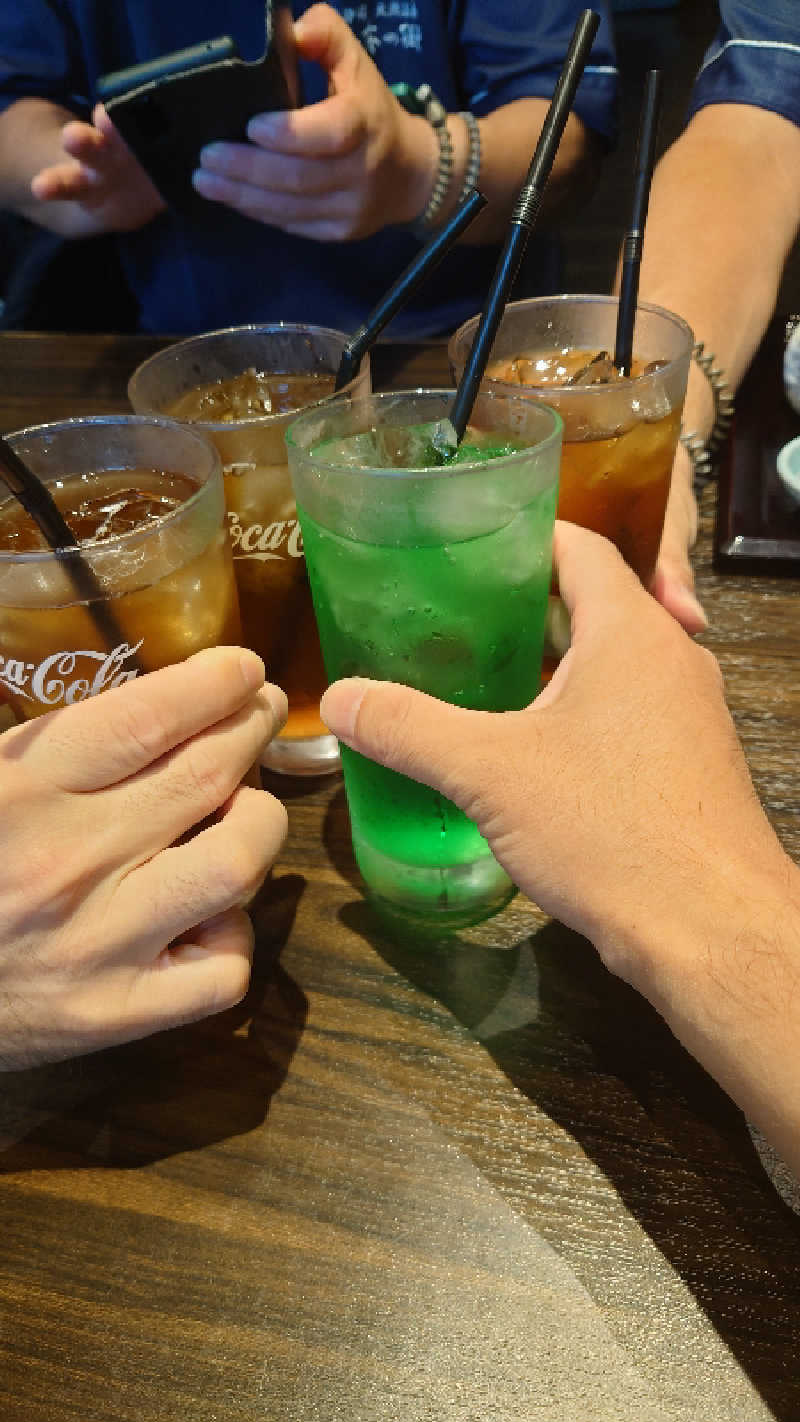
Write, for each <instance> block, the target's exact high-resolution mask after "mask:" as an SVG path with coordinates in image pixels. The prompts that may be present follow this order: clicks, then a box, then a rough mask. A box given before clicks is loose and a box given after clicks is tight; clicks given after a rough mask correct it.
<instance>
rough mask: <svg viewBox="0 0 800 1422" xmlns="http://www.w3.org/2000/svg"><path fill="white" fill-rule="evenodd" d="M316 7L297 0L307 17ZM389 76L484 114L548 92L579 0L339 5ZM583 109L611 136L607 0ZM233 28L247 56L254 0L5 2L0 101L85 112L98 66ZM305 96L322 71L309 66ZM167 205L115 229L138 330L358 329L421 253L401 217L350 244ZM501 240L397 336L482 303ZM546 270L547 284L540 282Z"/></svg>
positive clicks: (258, 21) (446, 325)
mask: <svg viewBox="0 0 800 1422" xmlns="http://www.w3.org/2000/svg"><path fill="white" fill-rule="evenodd" d="M306 8H307V4H305V3H302V0H300V3H295V5H294V13H295V15H299V14H300V13H301V12H302V11H303V10H305V9H306ZM336 8H337V9H338V10H339V12H340V13H341V14H342V15H343V16H344V18H345V19H346V20H347V21H348V23H349V24H350V25H351V27H352V29H353V30H354V32H355V34H356V35H357V36H358V37H359V39H360V40H361V42H362V43H363V44H364V46H365V48H367V49H368V51H369V52H370V53H371V54H372V57H373V59H374V60H375V62H376V64H377V65H378V67H379V68H380V70H381V72H382V74H383V75H384V77H385V78H386V80H387V82H388V83H390V84H391V83H395V82H398V81H405V82H406V83H410V84H412V85H414V86H417V85H419V84H422V83H429V84H430V85H431V86H432V88H433V90H434V92H435V93H436V94H437V95H438V97H439V98H440V99H441V100H442V102H443V103H444V105H445V107H446V108H447V109H449V110H459V109H464V108H469V109H471V110H472V111H473V113H475V114H477V115H478V116H479V117H480V116H483V115H485V114H488V113H490V112H492V111H493V110H494V109H496V108H498V107H500V106H501V105H503V104H506V103H509V102H510V101H511V100H513V99H519V98H525V97H530V96H538V97H543V98H549V97H550V95H551V94H552V92H553V88H554V85H555V82H556V79H557V77H558V74H559V71H560V68H561V64H562V62H563V58H564V55H565V53H566V50H567V45H568V43H569V39H570V36H571V33H572V30H573V27H574V24H575V21H576V19H577V17H578V15H579V13H580V12H581V10H582V9H583V8H584V7H583V0H504V3H503V4H499V3H498V0H439V2H438V3H437V0H362V3H355V4H350V5H338V6H337V7H336ZM595 8H596V9H597V10H599V11H600V13H601V15H602V25H601V28H600V31H599V34H598V37H597V39H596V40H595V44H594V47H593V51H592V56H591V60H592V62H591V64H590V65H589V66H587V69H586V72H585V74H584V77H583V79H582V82H581V85H580V88H579V91H578V97H577V100H576V104H575V109H576V112H577V113H578V115H579V116H580V117H581V118H582V119H583V121H584V122H585V123H586V125H587V126H588V127H589V128H591V129H593V130H594V131H595V132H597V133H599V134H600V135H601V136H602V137H603V138H605V139H607V140H610V139H611V138H612V137H613V127H614V105H615V94H616V70H615V68H614V55H613V46H612V40H611V30H610V24H609V18H608V8H609V7H608V3H607V0H598V2H597V3H596V4H595ZM222 34H230V35H232V36H233V37H234V39H235V40H236V42H237V44H238V46H239V50H240V53H241V54H242V57H243V58H245V59H256V58H257V57H259V56H260V54H261V53H262V51H263V47H264V8H263V4H262V3H260V0H161V3H160V4H143V3H135V0H129V3H126V4H123V3H111V0H0V108H4V107H7V106H8V104H9V103H11V102H13V100H14V99H15V98H19V97H23V96H31V95H36V96H40V97H44V98H50V99H53V100H55V101H56V102H58V103H61V104H64V105H66V106H67V107H68V108H70V109H73V110H74V111H75V112H76V113H78V114H79V115H80V116H87V115H88V114H89V113H90V111H91V107H92V104H93V102H94V98H95V92H96V91H95V86H96V82H97V79H98V77H99V75H101V74H104V73H107V72H109V71H111V70H115V69H123V68H127V67H128V66H129V65H131V64H136V63H141V62H143V61H144V60H148V59H153V58H155V57H156V56H158V55H161V54H166V53H169V52H170V51H172V50H176V49H182V48H185V47H187V46H189V45H193V44H198V43H201V42H202V41H204V40H208V39H212V38H216V37H217V36H219V35H222ZM304 71H305V72H304V74H303V80H304V91H305V97H306V101H307V102H314V101H315V100H317V99H320V98H322V97H323V96H324V93H325V76H324V75H323V74H322V72H321V70H319V69H318V68H317V67H315V66H304ZM203 207H204V208H205V209H206V211H203V212H202V213H201V215H200V216H197V215H196V214H195V213H193V214H192V216H191V218H189V217H188V216H182V215H180V214H179V213H176V212H173V211H172V210H170V211H169V212H166V213H163V214H161V215H160V216H159V217H158V218H156V219H155V220H154V221H153V222H151V223H148V225H147V226H146V227H144V228H141V229H140V230H139V231H138V232H133V233H124V234H120V235H119V236H118V238H117V241H118V244H119V249H120V254H121V257H122V261H123V265H124V267H125V271H126V274H127V276H128V279H129V281H130V284H131V286H132V288H133V290H134V292H135V294H136V296H137V298H138V300H139V303H140V309H141V317H140V324H141V326H142V327H143V329H147V330H154V331H203V330H211V329H214V328H216V327H219V326H226V325H237V324H240V323H243V322H248V321H265V320H286V321H291V320H306V321H312V322H316V323H318V324H322V325H329V326H335V327H337V328H339V329H343V330H351V329H353V328H355V327H356V326H357V325H358V324H359V323H360V321H361V320H362V319H363V317H364V316H365V315H366V313H367V311H369V309H370V308H371V307H372V306H373V305H374V304H375V302H376V301H377V300H378V298H379V297H380V296H382V295H383V293H384V292H385V291H386V289H387V287H388V286H389V285H390V284H391V282H392V281H393V280H394V278H395V277H396V276H397V275H398V273H399V272H400V271H401V270H402V269H403V267H404V266H405V265H406V264H407V263H408V262H409V261H410V260H411V258H412V257H413V256H414V254H415V253H416V252H417V251H418V250H419V243H418V242H417V241H416V239H415V238H414V237H412V236H411V234H410V233H409V232H408V231H407V230H406V229H404V228H399V227H387V228H384V229H383V230H382V231H381V232H378V233H376V234H375V235H374V236H372V237H368V238H365V239H363V240H361V241H357V242H347V243H320V242H314V241H312V240H310V239H308V238H302V237H294V236H289V235H288V234H286V233H284V232H282V231H280V229H278V228H274V227H269V226H266V225H264V224H262V223H257V222H255V221H253V220H251V219H249V218H245V217H241V216H239V214H237V213H234V212H232V211H230V210H229V209H227V208H225V207H222V206H220V205H219V204H217V203H208V204H204V205H203ZM496 256H497V252H496V249H495V248H492V247H488V248H478V247H460V248H458V249H456V250H455V251H454V252H452V253H450V254H449V255H448V257H447V258H446V260H445V262H444V264H443V265H442V267H440V268H439V270H438V272H437V273H436V276H435V279H434V282H433V286H432V288H431V287H429V288H427V289H426V290H424V291H423V292H422V293H421V294H420V297H419V304H418V306H417V307H416V308H408V309H407V310H406V311H405V312H403V313H401V315H400V316H399V317H398V318H397V319H396V321H395V322H394V323H393V327H392V333H393V335H395V336H396V337H397V338H403V337H408V338H411V337H413V338H422V337H425V336H429V335H438V334H441V333H443V332H446V331H448V330H451V329H452V328H453V327H455V326H456V325H457V324H458V323H459V322H460V321H461V320H463V319H465V318H466V317H467V316H468V315H470V314H471V313H472V312H474V311H476V310H478V309H479V308H480V306H481V304H482V301H483V297H484V295H485V291H486V286H487V283H488V280H489V277H490V275H491V272H492V270H493V268H494V263H495V260H496ZM545 286H546V283H545V282H544V281H543V289H544V287H545Z"/></svg>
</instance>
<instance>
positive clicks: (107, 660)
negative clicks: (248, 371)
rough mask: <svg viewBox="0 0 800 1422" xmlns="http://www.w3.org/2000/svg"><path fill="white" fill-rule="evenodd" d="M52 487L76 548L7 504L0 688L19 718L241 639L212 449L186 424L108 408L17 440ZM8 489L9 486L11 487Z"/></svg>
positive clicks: (1, 529)
mask: <svg viewBox="0 0 800 1422" xmlns="http://www.w3.org/2000/svg"><path fill="white" fill-rule="evenodd" d="M7 439H8V441H9V443H10V444H11V446H12V448H13V449H14V450H15V452H16V453H17V454H18V455H19V456H20V458H21V459H22V460H23V461H24V462H25V463H26V464H27V465H28V467H29V468H30V469H32V470H33V472H34V473H35V474H37V475H38V476H39V478H40V479H42V480H43V481H44V482H45V483H46V484H47V485H48V486H49V487H50V490H51V492H52V493H53V496H54V498H55V499H56V502H57V503H58V505H59V507H60V509H61V511H62V513H63V514H64V515H65V516H66V519H67V523H68V524H69V525H70V528H71V529H72V531H73V532H74V533H75V535H76V537H77V538H78V541H79V544H80V555H81V557H82V559H83V562H84V564H85V565H88V568H89V569H90V571H91V574H92V575H93V578H94V583H95V588H94V589H93V592H96V596H90V597H89V599H88V600H87V598H86V595H85V588H82V586H81V583H80V580H78V581H77V582H76V575H75V572H74V568H75V563H76V553H75V551H74V550H70V549H66V550H63V551H61V552H59V553H55V552H53V551H52V550H51V549H50V548H48V547H46V546H44V542H43V539H42V538H41V535H39V533H38V530H37V529H36V527H35V525H34V523H33V521H32V519H31V518H30V517H29V515H27V514H26V513H24V511H22V509H21V508H20V505H19V503H18V502H17V500H16V499H15V498H13V497H12V496H11V495H8V496H7V497H5V498H1V499H0V686H2V689H3V692H4V693H5V696H6V698H7V700H8V702H9V704H10V706H11V709H12V711H13V713H14V715H15V717H16V719H17V720H18V721H25V720H29V719H31V718H32V717H34V716H40V715H42V714H43V713H44V712H45V711H49V710H51V709H52V708H53V707H57V706H65V705H69V704H71V703H72V702H74V701H82V700H83V699H84V697H87V696H94V695H96V694H97V693H98V692H100V691H104V690H105V689H106V688H108V687H112V686H118V685H119V684H120V683H121V682H124V681H129V680H130V679H131V678H132V677H133V676H136V675H137V673H138V672H140V671H154V670H156V669H157V668H159V667H163V666H167V665H169V664H170V663H173V662H180V661H183V660H184V659H185V658H186V657H189V656H191V655H192V653H194V652H198V651H200V650H201V649H202V648H204V647H213V646H218V645H223V644H228V643H230V644H233V645H237V644H238V643H239V642H240V641H241V628H240V622H239V609H238V599H237V594H236V583H235V579H234V575H233V562H232V558H231V550H230V542H229V539H228V536H227V530H226V526H225V502H224V495H223V488H222V468H221V465H220V461H219V456H218V455H217V452H216V450H215V449H214V447H213V445H210V444H209V443H208V441H207V440H205V439H204V438H203V437H202V436H201V435H199V434H197V433H196V432H195V431H193V430H191V429H189V428H188V427H187V426H186V425H182V424H179V423H177V422H176V421H175V420H166V419H147V418H142V417H140V416H134V415H123V416H115V415H109V416H97V417H93V418H88V419H76V420H64V421H62V422H60V423H57V424H47V425H37V426H35V427H32V428H30V429H25V430H19V431H18V432H16V433H15V434H11V435H8V436H7ZM2 491H3V485H2V483H0V495H2Z"/></svg>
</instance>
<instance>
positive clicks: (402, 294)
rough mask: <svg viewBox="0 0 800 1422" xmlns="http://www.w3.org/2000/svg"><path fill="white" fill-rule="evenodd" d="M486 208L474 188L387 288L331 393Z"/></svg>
mask: <svg viewBox="0 0 800 1422" xmlns="http://www.w3.org/2000/svg"><path fill="white" fill-rule="evenodd" d="M485 206H486V198H485V197H484V196H483V193H480V192H478V189H477V188H473V190H472V192H471V193H470V194H469V196H468V197H466V198H465V199H464V201H463V202H462V203H461V204H460V206H459V207H457V208H456V210H455V212H454V213H453V214H452V216H451V217H449V218H448V220H447V222H446V223H445V224H444V226H443V227H441V228H440V229H439V231H438V232H436V233H434V235H433V237H431V239H430V241H429V242H426V243H425V246H424V247H423V248H422V251H421V252H419V253H418V255H417V256H416V257H415V258H414V260H413V262H410V263H409V265H408V266H407V267H406V269H405V271H404V272H401V274H400V276H399V277H398V278H397V281H396V282H395V283H394V286H392V287H390V288H389V290H388V291H387V293H386V295H385V296H384V297H383V299H382V300H381V301H379V302H378V304H377V306H375V307H373V309H372V311H371V312H370V314H369V316H368V317H367V319H366V321H365V322H364V324H363V325H362V326H359V328H358V330H357V331H355V332H354V334H353V335H352V336H351V337H350V340H349V341H348V342H347V345H346V346H345V348H344V351H343V353H342V359H341V362H340V364H339V369H338V371H337V372H336V383H335V385H334V387H333V388H334V390H341V389H342V387H343V386H344V385H347V383H348V381H350V380H352V379H353V376H354V375H355V374H356V373H357V371H358V367H359V366H360V364H361V361H362V360H363V358H364V356H365V355H366V353H367V351H368V350H369V349H370V347H371V346H372V345H374V343H375V341H376V340H377V339H378V336H379V335H380V333H381V331H382V330H383V328H384V326H387V325H388V324H389V322H390V321H391V319H392V317H393V316H395V315H396V314H397V312H398V311H399V310H400V308H401V306H405V304H406V302H407V301H409V300H410V299H411V297H412V296H413V295H414V292H415V291H416V290H417V288H418V287H419V286H421V285H422V283H423V281H425V279H426V277H428V276H430V274H431V272H432V271H433V270H434V268H435V267H438V265H439V263H440V261H441V260H442V257H444V256H445V254H446V253H447V252H449V250H450V248H451V247H452V245H453V243H454V242H456V241H457V240H458V238H459V237H460V236H461V233H462V232H464V231H465V229H466V228H467V227H469V224H470V223H471V222H472V220H473V218H475V217H477V215H478V213H479V212H480V211H481V209H482V208H484V207H485Z"/></svg>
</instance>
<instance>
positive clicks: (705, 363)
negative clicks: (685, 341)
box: [680, 341, 734, 489]
mask: <svg viewBox="0 0 800 1422" xmlns="http://www.w3.org/2000/svg"><path fill="white" fill-rule="evenodd" d="M692 356H693V357H694V360H695V362H696V364H697V365H698V366H699V367H700V369H701V370H702V372H703V374H704V376H705V377H706V380H707V381H708V383H709V385H710V386H711V393H712V395H713V397H714V423H713V425H712V427H711V433H710V434H709V436H708V438H707V439H703V437H702V435H699V434H698V433H697V431H696V430H681V434H680V441H681V444H682V445H683V447H684V449H685V450H686V452H687V454H688V455H689V458H690V460H691V462H692V477H693V482H694V485H695V488H696V489H701V488H702V487H703V485H704V484H706V483H707V482H708V480H709V479H710V478H711V476H712V473H713V469H714V455H715V454H716V452H717V450H718V449H719V447H720V445H721V444H722V443H723V441H724V439H725V436H726V435H727V433H728V430H729V429H730V426H731V421H732V419H733V410H734V400H733V392H732V390H731V388H730V386H729V385H728V383H727V381H726V380H725V378H724V371H723V370H722V368H721V367H720V366H718V365H717V364H716V356H714V355H712V353H711V352H710V351H707V350H706V349H705V346H704V345H703V342H702V341H697V342H696V343H695V344H694V345H693V346H692Z"/></svg>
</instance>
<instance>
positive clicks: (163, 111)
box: [97, 0, 300, 209]
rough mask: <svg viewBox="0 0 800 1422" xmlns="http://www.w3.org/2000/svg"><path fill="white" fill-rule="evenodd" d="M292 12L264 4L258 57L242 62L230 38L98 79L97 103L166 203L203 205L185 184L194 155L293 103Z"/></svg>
mask: <svg viewBox="0 0 800 1422" xmlns="http://www.w3.org/2000/svg"><path fill="white" fill-rule="evenodd" d="M292 31H293V25H292V16H291V12H290V10H289V9H288V8H286V6H285V5H284V4H282V3H277V4H273V3H272V0H267V3H266V6H265V48H264V53H263V55H262V57H261V58H260V59H258V60H255V61H254V62H252V63H249V62H247V61H245V60H243V59H242V58H241V56H240V54H239V52H238V49H237V46H236V43H235V41H234V40H233V39H232V38H231V37H230V35H223V36H221V37H220V38H218V39H212V40H208V41H207V42H206V43H205V44H201V45H195V46H194V47H193V48H191V49H184V50H178V51H176V52H175V53H174V54H167V55H162V56H160V57H159V58H158V59H154V60H152V61H150V62H149V63H146V64H137V65H134V66H133V67H132V68H130V69H121V70H117V71H115V72H114V73H112V74H105V75H103V76H102V77H101V78H100V79H99V80H98V84H97V95H98V98H99V99H101V100H102V102H103V104H104V105H105V108H106V111H107V113H108V115H109V118H110V119H111V120H112V122H113V123H114V125H115V127H116V128H117V129H118V131H119V133H120V134H121V135H122V137H123V138H124V140H125V142H126V143H127V145H128V147H129V148H130V149H131V150H132V152H133V153H134V154H135V155H136V157H137V158H138V160H139V162H140V163H141V165H142V167H143V168H144V169H145V171H146V172H147V173H148V174H149V176H150V177H151V179H152V180H153V182H154V183H155V185H156V187H157V188H158V190H159V192H160V193H161V195H162V197H163V198H164V200H165V202H167V203H168V204H169V205H170V206H174V207H177V208H184V209H185V208H191V207H192V206H193V205H194V204H196V203H197V202H200V201H202V199H200V198H199V197H198V196H197V194H196V193H195V192H194V189H193V188H192V184H191V175H192V171H193V170H194V168H195V167H196V165H197V160H198V154H199V153H200V150H201V148H203V147H204V146H205V145H206V144H207V143H212V142H214V141H217V140H227V141H230V142H243V141H244V140H245V138H246V129H247V123H248V120H249V119H250V118H252V117H253V115H254V114H259V113H267V112H270V111H273V110H275V109H288V108H296V107H297V106H298V104H299V103H300V91H299V80H298V73H297V62H296V57H295V54H294V42H293V32H292Z"/></svg>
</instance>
